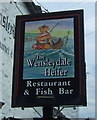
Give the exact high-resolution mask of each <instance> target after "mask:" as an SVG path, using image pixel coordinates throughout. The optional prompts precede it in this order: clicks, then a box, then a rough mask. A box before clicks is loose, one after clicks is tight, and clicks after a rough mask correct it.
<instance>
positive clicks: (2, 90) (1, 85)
mask: <svg viewBox="0 0 97 120" xmlns="http://www.w3.org/2000/svg"><path fill="white" fill-rule="evenodd" d="M6 1H7V0H5V2H3V3H1V2H0V21H1V18H2V16H5V17H8V22H9V23H10V24H11V25H13V26H15V19H16V15H21V12H20V11H19V10H18V9H17V7H16V5H15V4H14V3H13V2H12V3H10V2H6ZM18 1H20V0H18ZM16 4H17V5H18V7H19V8H20V10H21V11H22V13H23V14H24V15H25V14H29V12H28V10H27V9H26V7H25V5H24V4H23V3H20V2H18V3H16ZM1 31H2V32H1ZM14 41H15V40H14V38H13V36H12V34H11V35H10V34H9V33H8V31H6V28H4V27H3V26H2V25H1V23H0V43H1V44H2V45H3V46H6V48H7V49H8V53H6V52H5V50H2V48H1V47H0V63H1V64H0V101H3V102H5V105H4V106H3V108H2V111H1V110H0V119H1V118H3V117H17V118H33V117H39V116H38V114H37V113H36V112H35V111H34V110H33V109H32V108H25V110H21V108H11V97H12V74H13V73H12V70H13V55H14ZM2 45H1V46H2ZM36 109H37V111H39V113H40V114H42V109H41V108H36ZM62 112H63V114H65V115H66V116H67V117H69V118H70V117H71V118H76V117H78V109H76V110H73V109H72V108H66V109H64V110H63V111H62Z"/></svg>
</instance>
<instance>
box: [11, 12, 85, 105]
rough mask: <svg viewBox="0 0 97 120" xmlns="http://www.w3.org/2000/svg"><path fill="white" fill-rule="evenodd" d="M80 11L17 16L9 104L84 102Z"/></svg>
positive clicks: (82, 28) (75, 103) (83, 62)
mask: <svg viewBox="0 0 97 120" xmlns="http://www.w3.org/2000/svg"><path fill="white" fill-rule="evenodd" d="M83 24H84V22H83V10H74V11H62V12H52V13H43V14H39V15H25V16H17V17H16V40H15V54H14V69H13V96H12V107H33V106H45V105H54V106H58V105H84V106H85V105H86V74H85V58H84V25H83Z"/></svg>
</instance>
